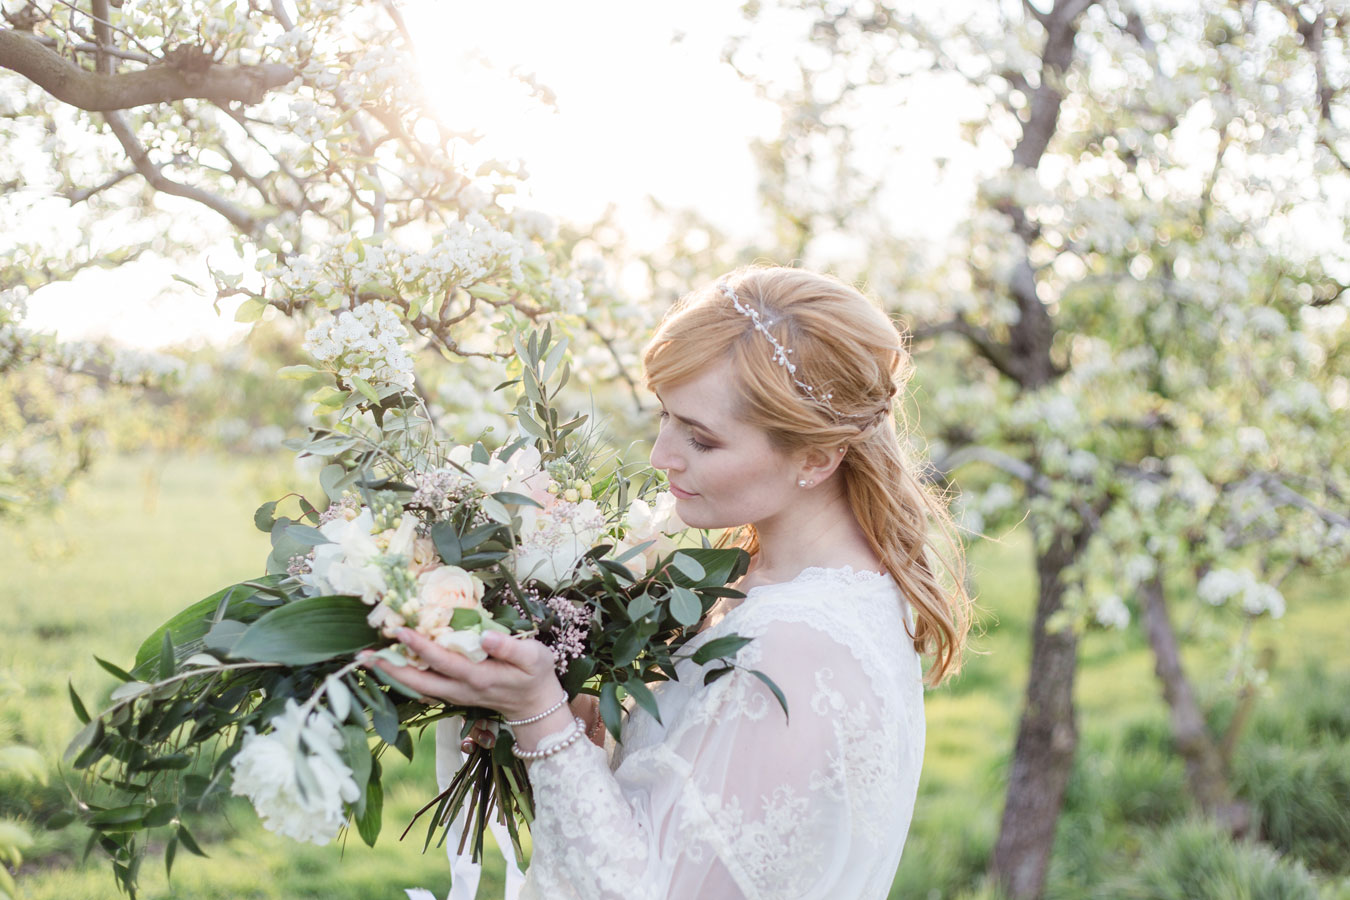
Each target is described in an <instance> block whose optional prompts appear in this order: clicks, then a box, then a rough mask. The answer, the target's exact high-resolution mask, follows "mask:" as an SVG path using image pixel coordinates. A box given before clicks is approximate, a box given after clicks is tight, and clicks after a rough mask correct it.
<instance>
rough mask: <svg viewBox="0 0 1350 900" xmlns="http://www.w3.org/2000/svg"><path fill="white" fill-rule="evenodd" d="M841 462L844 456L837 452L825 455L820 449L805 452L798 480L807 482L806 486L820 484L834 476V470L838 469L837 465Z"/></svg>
mask: <svg viewBox="0 0 1350 900" xmlns="http://www.w3.org/2000/svg"><path fill="white" fill-rule="evenodd" d="M843 461H844V454H843V453H839V452H837V451H836V452H834V453H827V452H826V451H824V450H822V449H820V448H812V449H810V450H807V451H806V455H805V457H804V458H803V461H802V468H801V473H802V474H801V476H800V479H801V480H803V481H805V482H807V484H808V486H809V485H812V484H820V483H821V482H822V481H824V480H825V479H826V478H829V477H830V476H831V475H832V474H834V470H835V469H837V468H839V464H840V463H841V462H843Z"/></svg>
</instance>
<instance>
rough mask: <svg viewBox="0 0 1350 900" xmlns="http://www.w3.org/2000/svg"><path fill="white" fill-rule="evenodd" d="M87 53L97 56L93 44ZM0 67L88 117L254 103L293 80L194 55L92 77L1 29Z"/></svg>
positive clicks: (282, 69) (283, 73) (270, 67)
mask: <svg viewBox="0 0 1350 900" xmlns="http://www.w3.org/2000/svg"><path fill="white" fill-rule="evenodd" d="M91 49H94V50H95V51H96V52H98V51H99V48H98V47H97V46H94V45H91ZM0 68H6V69H10V70H12V71H14V72H18V73H19V74H20V75H22V76H24V77H25V78H27V79H28V80H29V81H31V82H33V83H34V84H36V85H37V86H38V87H40V88H42V89H43V90H45V91H46V92H47V93H49V94H51V95H52V96H53V97H55V98H56V99H58V100H60V101H62V102H63V103H69V104H70V105H71V106H74V107H77V108H79V109H83V110H88V111H90V112H108V111H110V110H119V109H133V108H135V107H138V106H149V105H152V104H159V103H171V102H173V101H175V100H186V99H189V98H198V99H203V100H214V101H216V102H218V103H244V104H253V103H258V102H260V101H261V100H262V99H263V97H264V96H266V95H267V92H268V91H270V90H272V89H274V88H277V87H280V86H281V85H284V84H286V83H287V82H289V81H290V80H291V79H292V78H294V77H295V71H294V70H293V69H292V68H291V67H290V66H286V65H281V64H279V63H268V64H263V65H257V66H220V65H215V64H214V63H212V62H211V61H210V59H209V58H207V57H203V56H200V55H197V54H184V55H183V56H181V57H178V58H175V59H174V60H173V61H159V62H158V64H156V65H153V66H150V67H149V68H146V69H141V70H139V71H136V72H120V73H116V74H96V73H93V72H90V71H88V70H86V69H84V68H82V67H80V66H78V65H76V64H75V63H73V62H71V61H70V60H68V59H65V58H63V57H62V56H60V55H59V54H57V53H56V52H55V51H53V50H50V49H48V48H47V47H44V46H43V45H42V42H41V41H39V40H38V39H37V38H35V37H33V36H32V35H28V34H24V33H22V32H20V31H18V30H16V29H13V28H0Z"/></svg>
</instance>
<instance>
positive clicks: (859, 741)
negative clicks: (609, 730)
mask: <svg viewBox="0 0 1350 900" xmlns="http://www.w3.org/2000/svg"><path fill="white" fill-rule="evenodd" d="M905 615H907V605H906V604H905V603H904V601H903V599H902V597H901V595H900V592H899V589H898V588H897V587H896V586H895V584H894V582H893V581H892V579H891V578H890V576H889V575H883V574H877V573H875V572H854V571H853V570H852V569H850V568H844V569H820V568H809V569H806V570H805V571H803V572H802V573H801V574H800V575H799V576H798V577H797V578H795V579H794V580H792V581H790V582H785V583H782V584H773V585H763V586H760V587H755V588H751V589H750V591H749V592H748V594H747V596H746V599H745V600H744V601H743V602H741V603H740V604H739V605H737V606H736V607H734V608H732V609H731V611H730V612H729V613H727V615H726V616H725V617H723V618H722V619H721V620H720V621H717V622H715V623H714V624H713V625H712V626H711V627H709V628H707V629H705V630H704V631H703V632H701V633H700V634H698V635H697V636H696V637H695V638H694V639H693V640H692V641H690V643H689V644H687V645H686V647H688V648H689V650H690V651H692V650H693V649H696V648H697V647H698V646H700V645H701V644H703V643H704V642H706V641H708V640H711V639H712V638H715V637H718V636H720V635H724V634H727V633H729V632H737V633H739V634H741V635H742V636H744V637H753V638H755V640H753V641H752V642H751V643H750V644H748V645H747V646H746V647H744V648H742V649H741V651H740V652H739V653H738V654H737V655H736V657H735V660H736V662H737V663H738V664H739V665H742V666H745V667H747V668H751V669H760V670H762V671H763V672H764V673H765V674H767V675H768V676H769V677H771V678H772V679H773V680H774V682H775V683H776V684H777V685H778V686H779V687H780V688H781V689H782V691H783V693H784V694H785V695H786V698H787V701H788V710H789V713H790V715H791V719H790V722H788V723H785V721H784V716H783V711H782V709H781V708H780V707H779V705H778V702H777V701H776V700H775V699H774V697H773V695H772V694H771V693H770V692H769V690H768V689H767V688H766V687H765V686H764V684H763V683H762V682H761V681H760V680H759V679H758V678H756V677H755V676H753V675H751V674H750V673H749V672H746V671H742V670H739V669H738V670H736V671H735V672H733V673H731V674H729V675H726V676H723V677H722V678H721V679H719V680H717V681H715V682H713V683H712V684H711V685H708V686H704V684H703V673H704V670H705V669H707V668H712V667H715V666H716V665H717V663H710V664H708V665H707V666H703V667H700V666H697V665H695V664H694V663H692V662H690V661H688V660H684V661H682V662H680V663H679V664H678V665H677V667H676V671H677V672H678V674H679V676H680V680H679V681H678V682H676V681H671V682H662V683H659V684H654V685H653V686H652V687H653V692H654V693H655V695H656V698H657V703H658V706H659V709H660V711H661V721H662V723H663V724H659V723H657V721H656V720H655V719H653V718H652V717H651V716H650V715H648V714H647V713H646V712H644V711H642V710H641V709H640V708H639V709H636V710H634V709H632V708H631V701H630V709H629V711H628V715H627V719H626V721H625V723H624V725H623V729H622V732H623V744H622V745H619V746H617V747H615V748H614V749H613V751H612V753H611V754H609V758H608V759H607V758H606V756H607V754H606V752H605V751H604V750H601V749H600V748H599V747H597V746H595V745H594V744H591V743H589V742H586V741H580V742H577V743H575V744H573V745H572V746H570V747H568V748H566V749H565V750H562V751H560V752H558V753H556V754H554V755H553V756H549V757H546V758H544V759H542V760H539V761H538V762H535V763H532V764H531V766H530V781H531V783H532V784H533V786H534V796H535V806H536V820H535V822H534V826H533V828H532V829H531V832H532V835H533V841H534V852H533V856H532V858H531V861H530V866H529V869H528V871H527V872H526V878H525V884H524V887H523V889H522V892H521V897H522V898H531V900H621V898H622V900H696V898H739V897H745V898H786V897H792V898H830V900H869V898H881V897H885V896H886V895H887V893H888V892H889V891H890V887H891V882H892V880H893V879H894V877H895V871H896V868H897V867H898V866H899V864H900V851H901V849H902V848H903V846H904V843H905V836H906V834H907V832H908V831H909V823H910V818H911V816H912V814H913V811H914V797H915V793H916V791H917V789H918V783H919V769H920V766H921V765H922V762H923V745H924V719H923V688H922V683H921V671H920V665H919V659H918V656H917V654H916V653H915V651H914V647H913V644H912V642H911V641H910V639H909V638H908V636H907V635H906V632H905V625H904V618H903V616H905ZM548 740H549V739H545V742H544V744H545V745H547V744H548Z"/></svg>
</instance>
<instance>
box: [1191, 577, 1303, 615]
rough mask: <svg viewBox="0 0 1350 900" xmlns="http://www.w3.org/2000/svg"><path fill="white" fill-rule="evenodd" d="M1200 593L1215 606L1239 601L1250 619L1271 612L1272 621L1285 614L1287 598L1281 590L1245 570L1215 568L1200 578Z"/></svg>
mask: <svg viewBox="0 0 1350 900" xmlns="http://www.w3.org/2000/svg"><path fill="white" fill-rule="evenodd" d="M1196 593H1197V594H1198V595H1199V597H1200V599H1201V600H1203V601H1205V602H1206V603H1208V604H1210V605H1211V606H1222V605H1224V604H1225V603H1227V602H1228V601H1229V600H1231V599H1234V598H1238V599H1239V600H1240V601H1241V604H1242V611H1243V612H1245V613H1246V614H1247V615H1249V616H1259V615H1261V614H1262V613H1269V614H1270V617H1271V618H1272V619H1278V618H1280V616H1282V615H1284V609H1285V606H1284V595H1283V594H1281V593H1280V591H1279V589H1278V588H1276V587H1275V586H1274V585H1272V584H1267V583H1265V582H1263V581H1259V580H1257V578H1256V576H1255V575H1254V574H1252V573H1251V572H1249V571H1247V570H1245V569H1242V570H1237V569H1211V570H1210V571H1209V572H1206V573H1205V577H1204V578H1201V579H1200V583H1199V584H1198V585H1197V586H1196Z"/></svg>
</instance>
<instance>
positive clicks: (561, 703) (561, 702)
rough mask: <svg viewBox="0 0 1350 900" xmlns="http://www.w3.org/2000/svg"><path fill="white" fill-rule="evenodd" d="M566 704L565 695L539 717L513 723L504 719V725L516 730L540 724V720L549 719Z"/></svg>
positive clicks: (517, 720)
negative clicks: (517, 727)
mask: <svg viewBox="0 0 1350 900" xmlns="http://www.w3.org/2000/svg"><path fill="white" fill-rule="evenodd" d="M566 703H567V694H565V693H564V694H563V696H562V699H561V700H559V701H558V702H557V703H555V704H553V705H552V706H550V707H549V708H548V709H546V710H544V711H543V712H541V713H540V714H539V715H537V716H530V717H529V718H526V719H516V720H515V721H514V722H513V721H511V720H510V719H503V720H502V724H503V725H510V726H511V727H512V728H514V727H515V726H517V725H529V724H530V723H531V722H538V721H539V720H540V719H546V718H548V717H549V716H551V715H553V714H554V713H555V712H557V711H558V710H560V709H562V708H563V706H564V705H566Z"/></svg>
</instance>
